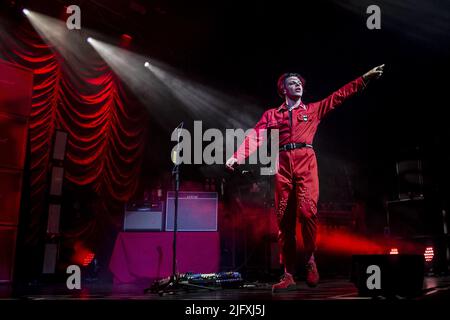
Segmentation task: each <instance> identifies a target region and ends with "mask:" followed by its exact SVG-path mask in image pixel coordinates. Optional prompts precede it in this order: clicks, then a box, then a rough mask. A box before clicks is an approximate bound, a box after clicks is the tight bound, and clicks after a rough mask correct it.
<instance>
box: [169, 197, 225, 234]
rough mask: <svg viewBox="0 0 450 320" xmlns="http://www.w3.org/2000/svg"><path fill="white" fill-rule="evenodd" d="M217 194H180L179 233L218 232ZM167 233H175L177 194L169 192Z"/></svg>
mask: <svg viewBox="0 0 450 320" xmlns="http://www.w3.org/2000/svg"><path fill="white" fill-rule="evenodd" d="M217 207H218V195H217V192H189V191H180V192H179V193H178V218H177V231H217ZM166 208H167V210H166V231H173V229H174V221H175V219H174V217H175V192H173V191H170V192H167V203H166Z"/></svg>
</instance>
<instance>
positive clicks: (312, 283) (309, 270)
mask: <svg viewBox="0 0 450 320" xmlns="http://www.w3.org/2000/svg"><path fill="white" fill-rule="evenodd" d="M318 283H319V271H317V266H316V263H315V262H314V261H310V262H308V263H307V264H306V284H307V285H308V286H309V287H316V286H317V284H318Z"/></svg>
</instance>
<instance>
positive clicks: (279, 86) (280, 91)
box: [277, 72, 306, 98]
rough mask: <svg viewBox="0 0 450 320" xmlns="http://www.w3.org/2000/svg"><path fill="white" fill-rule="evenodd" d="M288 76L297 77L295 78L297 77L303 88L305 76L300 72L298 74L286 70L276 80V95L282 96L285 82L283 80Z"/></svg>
mask: <svg viewBox="0 0 450 320" xmlns="http://www.w3.org/2000/svg"><path fill="white" fill-rule="evenodd" d="M289 77H297V78H299V79H300V81H301V83H302V86H303V88H304V87H305V83H306V81H305V78H303V77H302V76H301V75H300V74H298V73H293V72H286V73H283V74H282V75H281V76H280V77H279V78H278V81H277V91H278V95H279V96H280V97H282V98H284V93H283V91H284V89H285V83H284V82H285V81H286V79H287V78H289Z"/></svg>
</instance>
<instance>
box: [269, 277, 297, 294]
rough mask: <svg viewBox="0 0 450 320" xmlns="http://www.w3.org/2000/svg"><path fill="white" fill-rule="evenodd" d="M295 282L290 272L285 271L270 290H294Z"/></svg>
mask: <svg viewBox="0 0 450 320" xmlns="http://www.w3.org/2000/svg"><path fill="white" fill-rule="evenodd" d="M296 288H297V284H296V283H295V280H294V277H293V276H292V274H290V273H287V272H286V273H285V274H284V275H283V277H282V278H281V280H280V282H278V283H276V284H274V285H273V286H272V292H280V291H286V290H295V289H296Z"/></svg>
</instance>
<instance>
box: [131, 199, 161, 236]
mask: <svg viewBox="0 0 450 320" xmlns="http://www.w3.org/2000/svg"><path fill="white" fill-rule="evenodd" d="M163 206H164V203H163V202H162V201H161V202H159V203H155V204H147V205H135V204H128V205H127V206H126V207H125V216H124V221H123V230H124V231H163V212H164V210H163Z"/></svg>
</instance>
